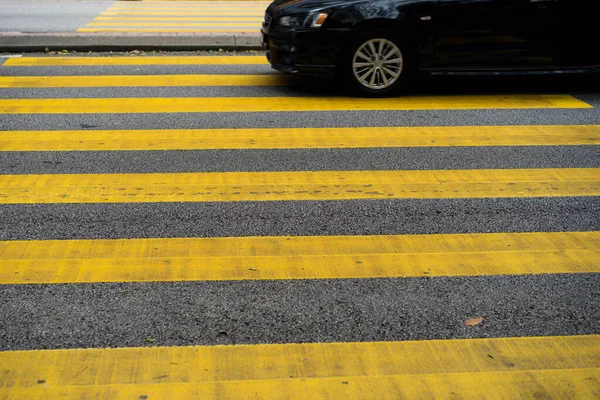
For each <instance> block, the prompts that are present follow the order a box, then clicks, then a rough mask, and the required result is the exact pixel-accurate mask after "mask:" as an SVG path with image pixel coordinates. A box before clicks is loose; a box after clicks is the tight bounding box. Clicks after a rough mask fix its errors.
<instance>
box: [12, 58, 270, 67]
mask: <svg viewBox="0 0 600 400" xmlns="http://www.w3.org/2000/svg"><path fill="white" fill-rule="evenodd" d="M251 64H268V61H267V59H266V57H265V56H188V57H181V56H180V57H170V56H164V57H163V56H143V57H19V58H9V59H7V60H6V61H5V62H4V64H3V66H5V67H61V66H104V65H251Z"/></svg>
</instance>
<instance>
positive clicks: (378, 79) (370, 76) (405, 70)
mask: <svg viewBox="0 0 600 400" xmlns="http://www.w3.org/2000/svg"><path fill="white" fill-rule="evenodd" d="M407 48H408V47H407V46H406V45H405V43H404V41H402V40H401V39H400V38H398V37H396V36H395V35H393V34H390V33H389V32H387V31H382V30H376V31H371V32H365V33H362V34H360V35H358V36H357V37H356V39H355V40H353V41H352V44H350V45H349V46H348V47H347V49H346V51H345V55H344V57H343V58H342V63H341V65H340V68H341V70H342V74H341V76H342V79H343V84H344V86H345V87H347V88H348V89H350V90H351V91H352V92H354V93H357V94H360V95H362V96H365V97H382V96H387V95H390V94H392V93H394V92H395V91H397V90H398V89H399V88H400V87H401V86H402V83H403V82H404V81H405V80H406V78H407V76H408V75H409V71H410V69H409V65H410V64H409V57H408V53H407V51H405V49H407ZM380 53H381V54H380Z"/></svg>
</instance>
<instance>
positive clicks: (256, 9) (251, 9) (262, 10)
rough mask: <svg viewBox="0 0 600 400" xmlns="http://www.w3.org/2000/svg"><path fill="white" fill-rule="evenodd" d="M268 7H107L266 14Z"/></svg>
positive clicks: (123, 9) (129, 9)
mask: <svg viewBox="0 0 600 400" xmlns="http://www.w3.org/2000/svg"><path fill="white" fill-rule="evenodd" d="M265 9H266V7H263V6H240V5H235V6H233V7H223V6H218V7H217V6H209V7H205V6H203V7H110V8H107V9H106V11H128V12H136V11H156V12H159V11H198V12H201V11H211V12H213V11H236V12H239V11H246V12H255V13H257V14H258V13H260V14H261V15H264V13H265Z"/></svg>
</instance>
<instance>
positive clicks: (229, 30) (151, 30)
mask: <svg viewBox="0 0 600 400" xmlns="http://www.w3.org/2000/svg"><path fill="white" fill-rule="evenodd" d="M77 32H204V33H210V32H217V31H216V30H215V28H214V27H213V28H211V29H186V28H177V29H170V28H158V29H150V28H79V29H77ZM218 32H238V33H242V32H256V29H251V28H247V29H219V30H218Z"/></svg>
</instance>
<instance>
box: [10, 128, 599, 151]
mask: <svg viewBox="0 0 600 400" xmlns="http://www.w3.org/2000/svg"><path fill="white" fill-rule="evenodd" d="M598 144H600V125H537V126H535V125H534V126H531V125H528V126H525V125H521V126H519V125H517V126H445V127H443V126H432V127H355V128H287V129H279V128H263V129H260V128H259V129H166V130H72V131H64V130H55V131H0V151H73V150H77V151H85V150H88V151H89V150H93V151H99V150H100V151H107V150H209V149H212V150H217V149H322V148H376V147H380V148H382V147H450V146H477V147H481V146H574V145H598Z"/></svg>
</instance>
